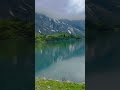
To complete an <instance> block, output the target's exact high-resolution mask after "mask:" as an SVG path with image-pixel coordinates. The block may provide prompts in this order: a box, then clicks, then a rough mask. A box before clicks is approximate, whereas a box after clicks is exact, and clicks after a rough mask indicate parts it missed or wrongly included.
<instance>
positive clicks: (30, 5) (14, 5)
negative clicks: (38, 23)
mask: <svg viewBox="0 0 120 90" xmlns="http://www.w3.org/2000/svg"><path fill="white" fill-rule="evenodd" d="M34 2H35V1H34V0H1V1H0V7H1V8H0V19H11V18H18V19H22V20H30V21H31V20H34V18H33V17H34ZM3 7H4V8H3Z"/></svg>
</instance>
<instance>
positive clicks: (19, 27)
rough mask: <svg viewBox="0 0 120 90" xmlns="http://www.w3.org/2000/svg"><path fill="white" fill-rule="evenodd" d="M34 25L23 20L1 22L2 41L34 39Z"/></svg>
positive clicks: (0, 33)
mask: <svg viewBox="0 0 120 90" xmlns="http://www.w3.org/2000/svg"><path fill="white" fill-rule="evenodd" d="M33 33H34V24H33V23H31V22H27V21H21V20H0V39H19V38H34V34H33Z"/></svg>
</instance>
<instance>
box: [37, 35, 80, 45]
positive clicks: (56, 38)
mask: <svg viewBox="0 0 120 90" xmlns="http://www.w3.org/2000/svg"><path fill="white" fill-rule="evenodd" d="M73 39H81V37H80V36H73V35H71V34H69V33H57V34H50V35H45V34H36V35H35V41H36V43H37V42H40V43H47V42H50V41H54V42H56V41H63V40H73Z"/></svg>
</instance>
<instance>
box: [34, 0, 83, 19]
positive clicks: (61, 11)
mask: <svg viewBox="0 0 120 90" xmlns="http://www.w3.org/2000/svg"><path fill="white" fill-rule="evenodd" d="M35 12H37V13H43V14H45V15H48V16H50V17H52V18H58V19H61V18H62V19H70V20H81V19H82V20H84V19H85V0H35Z"/></svg>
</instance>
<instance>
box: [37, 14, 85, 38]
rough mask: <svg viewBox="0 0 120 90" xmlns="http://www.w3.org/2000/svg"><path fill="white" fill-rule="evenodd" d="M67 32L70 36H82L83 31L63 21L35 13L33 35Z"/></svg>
mask: <svg viewBox="0 0 120 90" xmlns="http://www.w3.org/2000/svg"><path fill="white" fill-rule="evenodd" d="M61 32H68V33H70V34H72V35H83V36H84V31H83V30H80V29H79V28H76V27H75V26H74V27H73V25H71V24H70V21H69V23H68V21H67V22H65V21H61V20H57V19H52V18H49V17H47V16H45V15H42V14H38V13H35V33H41V34H55V33H61Z"/></svg>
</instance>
